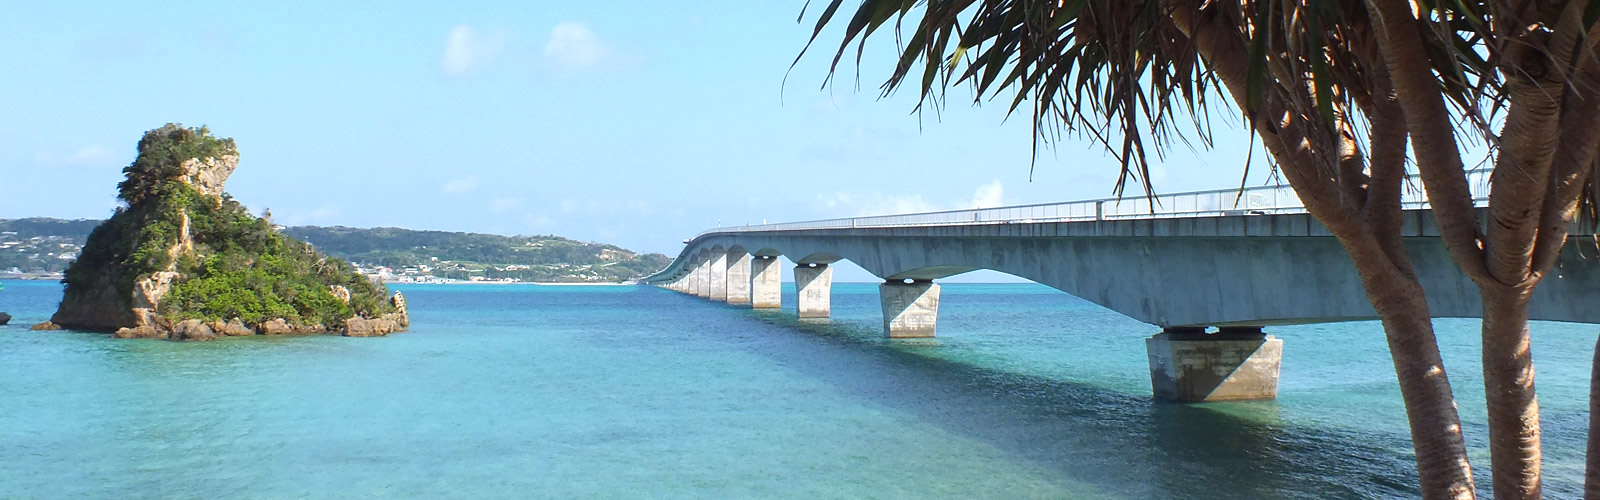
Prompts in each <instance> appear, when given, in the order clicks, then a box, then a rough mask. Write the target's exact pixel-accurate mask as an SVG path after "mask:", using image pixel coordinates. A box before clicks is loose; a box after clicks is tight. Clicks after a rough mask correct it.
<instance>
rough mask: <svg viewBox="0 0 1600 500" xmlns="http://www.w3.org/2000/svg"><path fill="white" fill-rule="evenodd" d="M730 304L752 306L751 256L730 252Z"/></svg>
mask: <svg viewBox="0 0 1600 500" xmlns="http://www.w3.org/2000/svg"><path fill="white" fill-rule="evenodd" d="M727 286H728V304H730V305H736V306H747V305H750V254H748V253H744V252H743V251H738V252H728V283H727Z"/></svg>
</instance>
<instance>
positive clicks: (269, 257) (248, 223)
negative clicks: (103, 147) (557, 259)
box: [34, 124, 410, 340]
mask: <svg viewBox="0 0 1600 500" xmlns="http://www.w3.org/2000/svg"><path fill="white" fill-rule="evenodd" d="M238 167H239V155H238V152H237V149H236V148H235V147H234V144H233V140H232V139H219V138H216V137H212V136H210V135H209V131H207V130H205V129H204V128H199V129H189V128H183V127H181V126H178V125H173V124H168V125H167V126H164V127H161V128H159V129H156V130H151V131H149V132H146V133H145V136H144V138H143V139H141V140H140V141H139V157H138V158H137V159H136V160H134V163H133V164H132V165H130V166H128V168H126V169H124V170H123V172H124V173H126V174H127V179H126V180H124V181H123V182H122V183H121V184H118V186H117V187H118V191H119V193H118V199H120V200H121V201H122V202H123V203H124V204H125V206H123V207H122V208H119V209H118V210H117V212H116V213H115V214H114V215H113V216H112V217H111V219H110V220H107V221H106V222H104V223H102V224H101V225H100V226H98V227H96V228H95V230H94V231H93V232H92V233H91V234H90V236H89V241H88V244H87V245H85V247H84V251H83V253H82V254H81V255H80V256H79V258H78V260H77V261H75V262H74V263H73V265H72V266H71V267H70V268H69V269H68V270H67V273H66V274H67V278H66V279H65V280H64V281H65V282H66V284H67V287H66V293H65V294H64V296H63V299H62V301H61V305H60V307H59V308H58V309H57V310H56V313H55V314H54V315H53V316H51V318H50V321H46V322H44V323H40V324H38V325H35V326H34V329H36V330H44V329H59V328H63V327H64V328H69V329H74V330H86V331H98V332H108V333H111V334H112V336H113V337H117V338H165V339H171V340H213V339H217V338H221V337H239V336H246V335H258V334H259V335H291V334H324V333H341V334H346V335H349V336H379V335H386V334H389V333H392V332H396V331H402V330H404V329H405V328H406V327H407V326H409V325H410V318H409V317H408V315H407V312H406V308H405V298H404V297H402V296H400V294H399V293H396V294H394V296H391V297H385V295H386V291H385V290H384V287H383V285H382V283H373V282H370V281H368V280H367V279H366V277H364V276H362V275H360V274H358V273H356V272H355V270H354V269H353V268H352V267H350V266H349V265H348V264H346V263H344V262H343V261H339V260H338V259H331V258H326V257H323V256H322V255H320V254H318V253H317V252H316V251H315V249H313V248H311V246H310V245H307V244H305V243H302V242H300V241H298V240H294V239H292V238H288V237H286V236H284V235H282V234H279V233H277V232H276V231H275V230H274V229H272V225H271V223H270V222H268V221H266V220H264V219H260V218H257V217H255V216H253V215H251V214H250V213H249V212H248V211H247V210H245V208H244V207H243V206H242V205H240V204H239V203H238V202H237V201H234V200H233V199H231V198H229V197H227V196H226V195H225V193H224V188H225V187H226V184H227V180H228V177H229V176H231V175H232V174H233V172H234V171H235V170H237V169H238ZM352 330H353V331H352Z"/></svg>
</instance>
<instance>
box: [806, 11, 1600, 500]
mask: <svg viewBox="0 0 1600 500" xmlns="http://www.w3.org/2000/svg"><path fill="white" fill-rule="evenodd" d="M842 3H843V0H833V1H832V2H830V3H829V4H828V5H827V6H826V7H825V8H824V9H823V10H822V13H821V15H820V18H819V19H818V20H817V22H816V31H814V32H813V34H812V42H815V41H816V38H817V36H818V35H819V34H820V32H821V30H822V28H823V27H824V26H826V25H827V24H828V23H830V22H832V21H833V20H834V19H835V15H836V14H838V13H839V8H840V6H841V4H842ZM804 15H805V14H804V11H802V14H801V16H802V19H804ZM1597 18H1600V2H1596V1H1593V0H1590V1H1576V0H1569V1H1542V2H1533V1H1526V0H1522V1H1490V0H1464V1H1459V2H1441V1H1436V0H1423V1H1418V2H1414V3H1413V2H1404V1H1399V0H1367V1H1365V2H1356V1H1349V0H1345V1H1339V0H1322V1H1312V2H1273V1H1262V0H1240V1H1235V2H1207V1H1203V0H1162V1H1153V0H1144V1H1140V0H1049V1H1034V0H980V1H973V0H957V1H950V0H926V1H910V0H902V1H896V2H889V1H883V0H862V1H861V5H860V6H859V7H858V8H857V9H856V10H855V12H854V14H853V15H851V16H850V17H849V20H848V21H847V23H846V29H845V34H844V37H843V41H842V42H841V43H840V45H839V48H838V50H837V52H836V53H835V55H834V59H833V65H832V67H831V69H830V72H829V75H830V76H829V78H830V79H831V78H832V76H833V75H834V74H835V73H836V72H837V69H838V64H839V61H840V59H841V58H842V57H843V56H844V55H845V54H846V53H847V52H851V51H852V50H851V45H852V44H853V43H854V44H855V45H856V47H855V49H854V52H855V53H856V54H857V58H858V61H859V57H860V56H859V54H860V52H861V50H862V49H863V48H864V46H865V41H866V39H867V38H869V37H870V36H871V35H873V34H874V33H881V32H882V31H879V30H880V28H883V27H884V26H885V25H891V27H893V28H894V29H893V31H894V33H895V38H896V40H897V41H898V42H899V43H900V45H901V48H902V52H901V55H900V58H899V60H898V63H897V64H896V66H895V68H894V71H893V73H892V75H891V76H890V77H889V78H888V80H887V81H886V82H885V83H884V84H883V86H882V91H883V94H884V95H888V94H889V93H891V92H893V91H895V90H897V89H900V88H902V87H906V86H910V87H912V88H914V89H916V90H918V91H919V92H920V100H921V102H922V104H932V105H935V106H937V105H940V104H941V103H943V102H944V100H945V90H947V89H948V88H950V87H951V86H956V85H963V84H965V85H970V86H971V87H972V88H973V91H974V94H975V96H976V98H975V101H979V102H981V101H982V100H984V99H985V98H986V96H987V98H990V99H992V98H998V97H1001V96H1002V95H1005V96H1006V97H1008V99H1007V100H1006V102H1007V103H1008V104H1009V106H1010V109H1011V111H1013V112H1015V111H1016V110H1018V109H1022V104H1023V102H1024V101H1031V103H1030V105H1031V107H1032V110H1031V118H1032V120H1033V124H1034V134H1035V139H1036V143H1038V142H1039V141H1043V142H1049V141H1052V140H1055V139H1057V138H1059V136H1060V134H1061V133H1062V132H1069V133H1071V132H1076V133H1080V134H1083V135H1086V136H1088V137H1091V138H1093V139H1094V140H1095V141H1097V142H1099V143H1100V144H1102V145H1103V146H1105V147H1106V148H1107V149H1108V151H1110V153H1111V154H1113V155H1114V156H1116V157H1117V158H1118V159H1119V160H1120V162H1121V174H1120V176H1119V179H1118V182H1117V187H1116V192H1117V193H1118V194H1121V193H1122V188H1123V186H1124V185H1125V183H1126V182H1127V181H1128V180H1130V179H1131V180H1133V181H1135V182H1142V183H1143V184H1144V189H1145V194H1146V195H1147V196H1148V195H1150V194H1152V192H1151V189H1152V188H1151V186H1150V183H1149V182H1148V179H1149V163H1148V160H1147V156H1146V151H1147V149H1153V150H1154V151H1156V152H1158V153H1159V152H1161V151H1164V150H1165V148H1167V147H1169V146H1170V145H1171V144H1172V143H1173V141H1174V139H1178V140H1187V139H1186V137H1185V136H1184V132H1183V131H1184V130H1185V129H1187V128H1188V127H1191V126H1192V127H1193V131H1194V132H1193V133H1194V134H1196V135H1197V136H1198V137H1199V138H1200V142H1201V143H1202V144H1204V145H1209V144H1210V141H1211V139H1212V137H1211V135H1210V132H1209V118H1208V116H1209V113H1211V112H1212V111H1214V110H1217V109H1219V108H1218V107H1217V106H1218V104H1217V103H1218V102H1219V101H1218V100H1216V99H1215V98H1218V97H1222V98H1223V99H1222V102H1229V103H1231V104H1233V105H1235V106H1238V108H1239V109H1240V111H1242V112H1243V115H1244V117H1245V119H1246V123H1247V125H1248V126H1249V127H1250V130H1251V131H1252V132H1253V133H1254V137H1253V139H1252V140H1256V139H1259V140H1260V141H1261V144H1262V145H1263V146H1265V148H1266V150H1267V151H1268V152H1269V153H1270V155H1271V160H1272V161H1273V163H1274V168H1276V169H1277V171H1278V172H1281V173H1282V175H1283V177H1284V178H1285V179H1287V180H1288V182H1289V185H1290V186H1291V187H1293V188H1294V190H1295V192H1296V194H1298V195H1299V197H1300V199H1301V200H1302V201H1303V202H1304V204H1305V207H1306V210H1307V211H1308V212H1310V214H1311V215H1312V216H1313V217H1316V218H1317V220H1319V221H1321V222H1322V223H1323V225H1325V226H1326V227H1327V228H1328V230H1329V231H1330V232H1331V233H1332V234H1333V235H1334V236H1335V237H1336V238H1337V239H1338V240H1339V242H1340V243H1341V244H1342V245H1343V246H1344V248H1345V249H1346V250H1347V251H1348V253H1349V255H1350V257H1351V261H1352V262H1353V263H1354V265H1355V268H1356V270H1357V272H1358V274H1359V275H1360V277H1361V280H1362V283H1363V285H1364V287H1365V289H1366V291H1367V296H1368V298H1369V300H1370V301H1371V302H1372V305H1373V307H1374V308H1375V309H1376V310H1377V312H1378V315H1379V317H1380V318H1381V320H1382V323H1383V327H1384V332H1385V336H1386V338H1387V341H1388V344H1389V349H1390V355H1391V356H1392V358H1393V360H1394V365H1395V374H1396V376H1397V377H1398V379H1399V382H1400V390H1401V395H1402V397H1403V398H1404V400H1405V405H1406V414H1407V417H1408V420H1409V423H1410V427H1411V437H1412V441H1413V445H1414V447H1415V450H1416V456H1417V470H1418V473H1419V476H1420V480H1421V489H1422V493H1423V496H1424V497H1425V498H1474V497H1475V496H1476V494H1477V493H1476V487H1475V485H1474V484H1473V478H1472V470H1471V467H1470V465H1469V464H1468V460H1467V450H1466V445H1465V443H1464V441H1463V438H1462V435H1461V427H1460V419H1459V417H1458V415H1457V412H1456V407H1455V401H1454V397H1453V395H1452V393H1451V388H1450V383H1449V380H1448V378H1447V377H1446V375H1445V369H1444V364H1443V362H1442V360H1441V358H1440V355H1439V348H1438V343H1437V341H1436V339H1435V337H1434V331H1433V325H1432V322H1431V319H1430V315H1429V311H1428V303H1427V300H1426V299H1425V297H1424V294H1423V289H1422V286H1421V283H1420V282H1419V281H1418V280H1417V277H1416V275H1415V273H1414V272H1413V270H1412V265H1411V262H1410V261H1409V257H1408V255H1407V253H1406V251H1405V247H1404V241H1403V239H1402V233H1401V221H1402V212H1401V195H1402V191H1403V189H1404V183H1405V178H1406V162H1407V159H1408V158H1407V143H1408V141H1409V142H1410V143H1411V144H1410V147H1411V149H1412V151H1413V152H1414V154H1415V157H1414V158H1413V160H1414V161H1415V164H1416V165H1417V171H1418V173H1419V174H1420V177H1421V179H1422V184H1423V187H1424V189H1425V191H1426V193H1427V195H1428V198H1429V200H1430V201H1431V203H1432V206H1433V213H1434V214H1435V217H1436V219H1437V221H1438V226H1439V230H1440V234H1441V236H1442V238H1443V240H1444V243H1445V246H1446V247H1447V249H1448V250H1449V252H1450V254H1451V255H1452V257H1453V258H1454V260H1455V261H1456V263H1457V264H1458V265H1459V266H1460V267H1461V269H1462V271H1463V272H1465V273H1466V275H1467V276H1469V277H1470V278H1471V279H1472V280H1473V281H1474V282H1475V283H1476V284H1477V286H1478V289H1479V292H1480V294H1481V295H1482V298H1483V325H1482V336H1483V372H1484V384H1485V386H1486V387H1485V389H1486V390H1485V393H1486V398H1487V403H1488V408H1489V442H1490V458H1491V465H1492V472H1493V476H1492V477H1493V488H1494V494H1495V497H1496V498H1539V497H1540V496H1541V486H1542V483H1541V472H1540V466H1541V451H1540V431H1539V406H1538V401H1537V398H1536V397H1535V391H1534V372H1533V360H1532V358H1531V356H1530V352H1529V335H1528V307H1529V300H1530V298H1531V297H1532V295H1533V292H1534V289H1535V287H1536V286H1537V285H1538V284H1539V282H1540V280H1541V279H1543V278H1544V277H1545V276H1546V275H1547V274H1548V273H1549V272H1550V270H1551V268H1552V266H1553V265H1554V263H1555V262H1556V259H1557V257H1558V255H1559V254H1560V252H1561V250H1562V247H1563V246H1564V245H1565V242H1566V239H1567V236H1568V231H1569V228H1570V226H1571V225H1572V221H1573V218H1574V217H1575V215H1576V214H1577V213H1578V211H1579V206H1580V201H1581V200H1582V199H1585V198H1589V199H1592V197H1593V196H1594V194H1593V193H1597V192H1600V189H1597V188H1596V186H1595V184H1594V182H1593V181H1594V179H1592V176H1591V173H1592V172H1593V171H1594V165H1595V161H1596V150H1597V147H1600V85H1597V84H1600V58H1597V56H1596V49H1597V48H1600V47H1597V46H1596V44H1597V43H1600V36H1597V35H1600V23H1597ZM809 48H810V43H808V44H807V47H806V49H803V50H802V55H803V54H804V50H808V49H809ZM797 60H798V59H797ZM919 70H920V71H919ZM908 78H914V79H913V80H911V81H910V82H909V83H908V80H907V79H908ZM920 106H921V104H919V107H920ZM1220 109H1226V108H1225V107H1224V108H1220ZM1179 122H1186V123H1179ZM1180 125H1181V126H1182V127H1183V128H1175V127H1179V126H1180ZM1496 125H1498V126H1499V130H1498V131H1496V130H1494V126H1496ZM1461 140H1482V141H1485V142H1486V143H1487V144H1489V145H1490V146H1491V148H1490V149H1491V152H1492V161H1493V162H1494V166H1495V174H1494V175H1493V176H1492V178H1491V180H1490V192H1489V207H1488V208H1487V209H1486V210H1484V211H1482V213H1480V211H1479V210H1478V209H1477V208H1475V207H1474V204H1473V197H1472V194H1471V193H1470V192H1469V184H1468V182H1467V175H1466V169H1465V167H1464V165H1465V164H1466V162H1464V161H1463V159H1462V153H1461V148H1460V145H1459V144H1458V142H1459V141H1461ZM1586 193H1588V194H1586ZM1584 205H1585V206H1592V204H1584ZM1586 211H1588V212H1590V213H1591V214H1592V213H1593V211H1592V210H1586ZM1597 347H1600V345H1597ZM1596 374H1597V375H1600V372H1597V373H1596ZM1591 383H1593V382H1591ZM1590 405H1591V424H1590V426H1591V437H1590V445H1589V458H1588V465H1587V470H1586V479H1587V481H1586V485H1585V487H1586V490H1587V491H1588V496H1589V497H1590V498H1600V446H1597V444H1596V442H1595V440H1594V433H1595V432H1600V431H1596V430H1595V429H1596V428H1597V425H1600V423H1597V421H1596V420H1594V419H1595V418H1596V417H1597V416H1600V411H1596V410H1597V408H1596V407H1595V405H1596V401H1595V396H1594V395H1591V401H1590Z"/></svg>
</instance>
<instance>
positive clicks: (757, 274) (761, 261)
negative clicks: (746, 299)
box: [750, 255, 783, 309]
mask: <svg viewBox="0 0 1600 500" xmlns="http://www.w3.org/2000/svg"><path fill="white" fill-rule="evenodd" d="M750 274H751V275H752V276H751V279H750V306H751V307H754V308H756V309H777V308H779V307H782V306H783V268H782V267H779V266H778V258H777V257H773V256H771V255H763V256H761V258H758V259H751V261H750Z"/></svg>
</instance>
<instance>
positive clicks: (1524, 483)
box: [1480, 285, 1542, 499]
mask: <svg viewBox="0 0 1600 500" xmlns="http://www.w3.org/2000/svg"><path fill="white" fill-rule="evenodd" d="M1480 288H1481V291H1482V293H1483V390H1484V397H1485V399H1486V400H1487V402H1488V405H1489V458H1490V461H1491V462H1490V463H1491V464H1493V468H1492V472H1493V477H1494V497H1495V498H1496V499H1533V498H1540V497H1541V496H1542V493H1541V489H1542V483H1541V480H1540V457H1541V453H1540V447H1539V398H1538V396H1537V395H1535V393H1534V387H1533V352H1532V351H1531V350H1530V349H1529V338H1528V301H1529V299H1531V298H1532V296H1533V287H1532V286H1525V287H1499V286H1495V285H1490V286H1487V287H1480Z"/></svg>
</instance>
